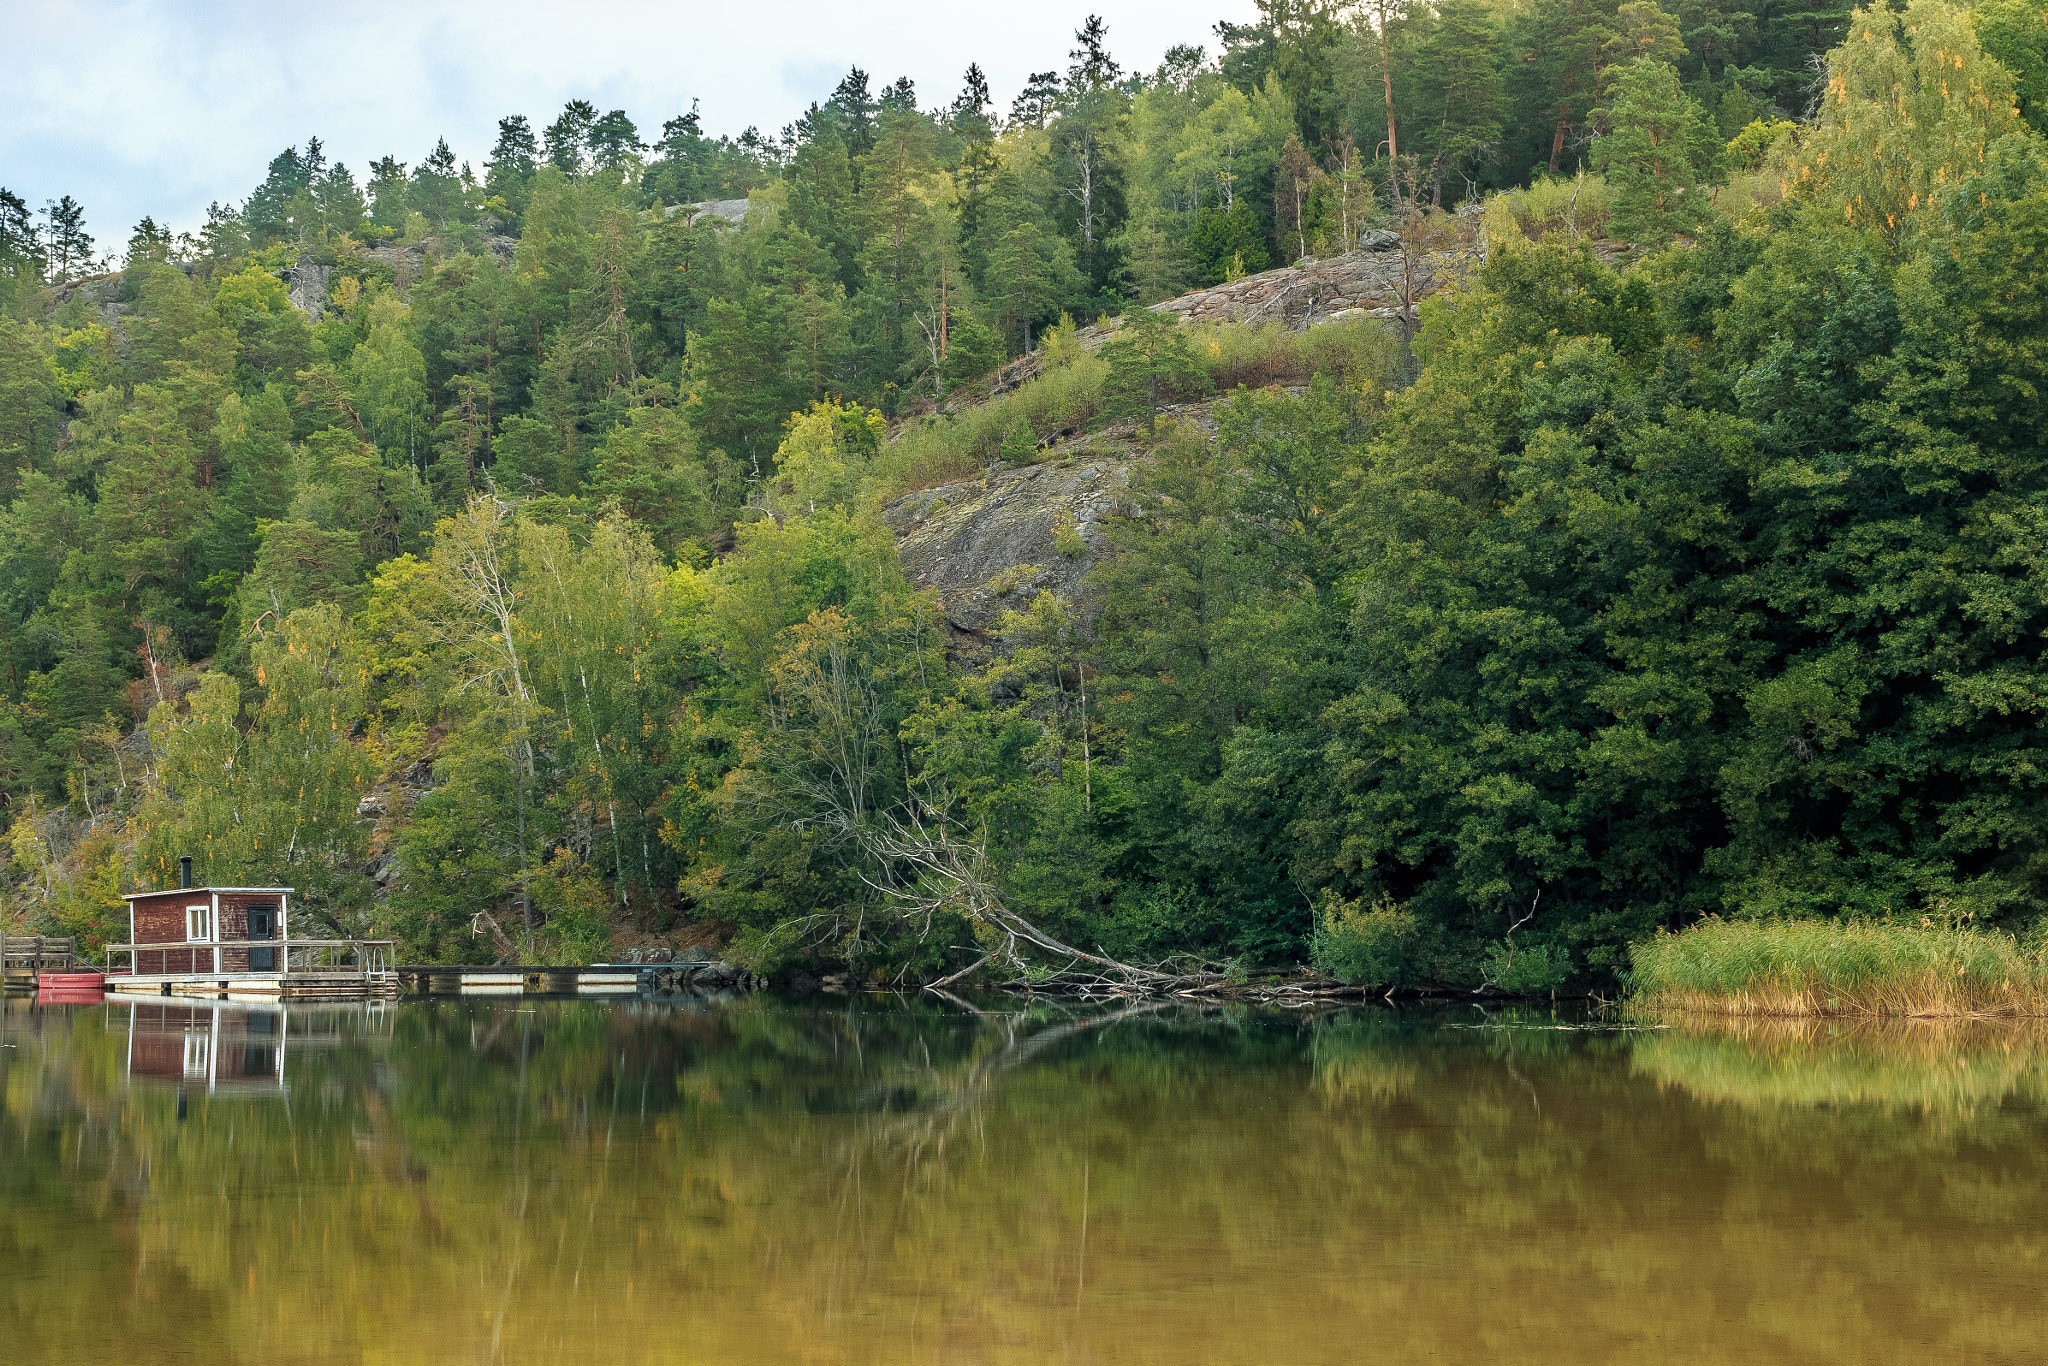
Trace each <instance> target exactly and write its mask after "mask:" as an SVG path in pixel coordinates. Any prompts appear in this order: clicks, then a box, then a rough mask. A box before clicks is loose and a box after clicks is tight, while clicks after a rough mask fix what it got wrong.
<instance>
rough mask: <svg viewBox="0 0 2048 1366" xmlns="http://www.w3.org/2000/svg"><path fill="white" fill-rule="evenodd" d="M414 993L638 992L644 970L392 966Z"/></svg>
mask: <svg viewBox="0 0 2048 1366" xmlns="http://www.w3.org/2000/svg"><path fill="white" fill-rule="evenodd" d="M392 971H393V972H394V973H395V974H396V975H397V977H398V980H399V981H400V982H401V983H402V984H404V986H405V987H406V988H407V989H408V990H411V991H418V992H424V993H428V994H430V995H462V996H518V995H523V994H524V993H526V992H529V991H535V992H551V993H557V994H562V995H570V994H574V995H608V994H632V993H635V992H637V991H639V990H640V975H641V969H640V968H638V967H635V966H633V965H631V964H607V963H599V964H582V965H578V966H565V967H520V966H511V965H503V964H500V965H495V966H491V967H479V966H475V965H464V964H445V963H414V964H408V965H406V966H403V967H398V968H394V969H392Z"/></svg>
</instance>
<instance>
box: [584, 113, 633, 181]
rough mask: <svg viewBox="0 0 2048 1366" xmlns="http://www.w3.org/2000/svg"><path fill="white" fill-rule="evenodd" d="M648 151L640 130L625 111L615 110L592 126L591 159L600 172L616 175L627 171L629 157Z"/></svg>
mask: <svg viewBox="0 0 2048 1366" xmlns="http://www.w3.org/2000/svg"><path fill="white" fill-rule="evenodd" d="M646 150H647V144H646V143H644V142H642V141H640V130H639V129H638V128H635V127H634V126H633V120H631V119H629V118H627V117H626V111H625V110H623V109H614V110H612V112H611V113H609V114H606V115H605V116H604V117H603V118H601V119H599V120H597V122H595V123H593V124H591V125H590V159H591V161H592V162H593V163H594V164H595V165H596V166H597V168H598V169H599V170H602V171H607V172H610V173H612V174H614V175H616V174H618V173H619V172H621V171H623V170H625V168H626V159H627V158H628V157H631V156H634V155H635V154H637V153H640V152H644V151H646Z"/></svg>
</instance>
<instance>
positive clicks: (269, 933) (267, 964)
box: [249, 906, 277, 972]
mask: <svg viewBox="0 0 2048 1366" xmlns="http://www.w3.org/2000/svg"><path fill="white" fill-rule="evenodd" d="M249 937H250V938H251V939H275V938H276V937H277V907H275V906H251V907H250V908H249ZM249 971H251V972H276V971H277V950H276V949H250V950H249Z"/></svg>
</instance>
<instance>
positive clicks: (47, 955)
mask: <svg viewBox="0 0 2048 1366" xmlns="http://www.w3.org/2000/svg"><path fill="white" fill-rule="evenodd" d="M77 966H78V941H77V940H75V939H70V938H62V939H59V938H52V937H51V936H49V935H33V934H31V935H21V936H5V937H0V972H4V974H5V980H6V985H7V986H8V987H10V988H14V989H17V990H22V991H32V990H34V989H35V984H36V974H37V973H39V972H70V971H72V970H73V969H74V968H76V967H77Z"/></svg>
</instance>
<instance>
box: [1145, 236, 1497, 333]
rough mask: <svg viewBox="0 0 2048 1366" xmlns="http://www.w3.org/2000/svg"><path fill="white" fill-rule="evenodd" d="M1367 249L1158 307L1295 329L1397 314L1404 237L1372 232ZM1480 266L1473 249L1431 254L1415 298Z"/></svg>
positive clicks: (1195, 318)
mask: <svg viewBox="0 0 2048 1366" xmlns="http://www.w3.org/2000/svg"><path fill="white" fill-rule="evenodd" d="M1364 240H1365V241H1367V243H1368V245H1367V246H1366V247H1365V248H1364V249H1361V250H1359V251H1348V252H1346V253H1344V254H1343V255H1342V256H1333V257H1331V258H1329V259H1328V260H1326V261H1303V262H1302V263H1301V264H1299V265H1295V266H1284V267H1282V268H1281V269H1279V270H1268V271H1264V272H1262V273H1260V274H1258V275H1247V276H1246V277H1245V278H1244V279H1242V280H1233V281H1231V282H1230V283H1228V284H1221V285H1217V286H1216V287H1215V288H1214V289H1204V290H1198V291H1196V292H1195V293H1193V294H1183V295H1182V296H1181V297H1180V298H1178V299H1168V300H1166V301H1165V302H1164V303H1157V304H1154V305H1152V311H1153V312H1154V313H1172V314H1177V315H1179V316H1180V317H1182V318H1184V319H1187V320H1188V321H1190V322H1198V323H1211V322H1224V321H1229V322H1244V323H1262V322H1266V321H1268V320H1269V319H1270V320H1276V321H1279V322H1281V323H1284V324H1285V325H1286V326H1288V327H1290V328H1293V329H1297V330H1298V329H1300V328H1304V327H1308V326H1310V325H1311V324H1313V323H1318V322H1325V321H1328V320H1329V319H1331V318H1333V317H1336V316H1339V315H1346V314H1352V313H1357V312H1381V311H1385V312H1386V313H1388V314H1391V313H1393V312H1395V311H1397V310H1398V309H1399V308H1400V306H1401V300H1402V294H1403V289H1404V284H1405V281H1404V275H1405V268H1404V260H1403V255H1402V252H1401V251H1400V245H1401V239H1400V238H1399V237H1397V236H1395V235H1394V234H1393V233H1391V232H1380V231H1375V232H1371V233H1368V234H1366V237H1365V239H1364ZM1477 261H1478V252H1477V251H1475V250H1473V249H1471V248H1464V247H1460V248H1455V249H1453V250H1449V251H1424V252H1421V253H1418V255H1417V257H1416V260H1415V297H1416V298H1418V299H1422V298H1426V297H1428V296H1429V295H1431V294H1434V293H1436V292H1437V291H1438V290H1440V289H1442V288H1444V287H1445V286H1446V285H1449V284H1454V283H1456V282H1457V281H1459V280H1462V279H1464V278H1465V274H1466V272H1467V271H1469V270H1470V269H1471V268H1472V266H1473V265H1474V264H1476V263H1477Z"/></svg>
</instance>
